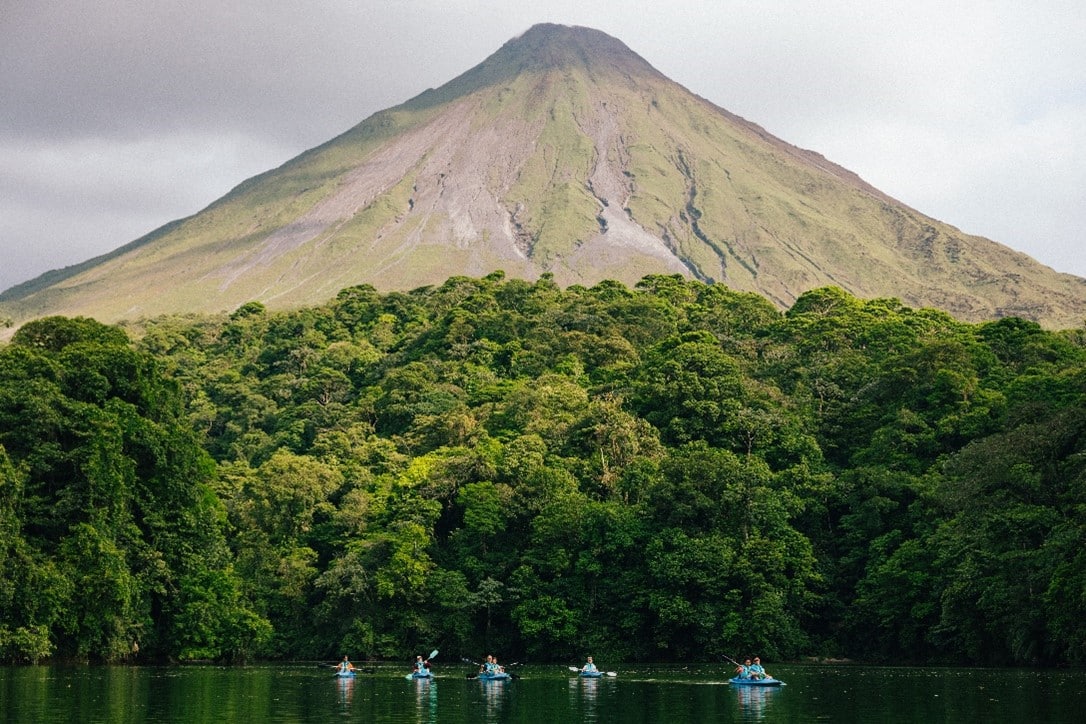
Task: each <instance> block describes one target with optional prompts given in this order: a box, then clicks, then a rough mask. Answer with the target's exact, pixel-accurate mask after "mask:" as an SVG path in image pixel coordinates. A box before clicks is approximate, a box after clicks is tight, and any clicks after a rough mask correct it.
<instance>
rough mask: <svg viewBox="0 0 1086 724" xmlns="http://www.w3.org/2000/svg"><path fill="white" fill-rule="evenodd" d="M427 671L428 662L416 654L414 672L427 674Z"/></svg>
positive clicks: (428, 667) (428, 668)
mask: <svg viewBox="0 0 1086 724" xmlns="http://www.w3.org/2000/svg"><path fill="white" fill-rule="evenodd" d="M429 672H430V662H429V661H423V659H422V657H421V656H416V657H415V673H416V674H427V673H429Z"/></svg>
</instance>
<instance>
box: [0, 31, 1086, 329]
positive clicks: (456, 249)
mask: <svg viewBox="0 0 1086 724" xmlns="http://www.w3.org/2000/svg"><path fill="white" fill-rule="evenodd" d="M499 269H500V270H504V271H505V273H506V274H507V275H509V276H514V277H521V278H526V279H534V278H537V277H539V276H540V275H541V274H543V273H549V274H551V275H553V277H554V279H555V281H556V282H558V283H559V284H562V285H568V284H585V285H591V284H594V283H596V282H598V281H600V280H603V279H616V280H619V281H622V282H625V283H627V284H632V283H635V282H636V281H637V280H639V279H640V278H641V277H643V276H644V275H647V274H657V273H665V274H669V273H679V274H683V275H687V276H691V277H695V278H698V279H701V280H703V281H705V282H709V283H723V284H727V285H728V286H730V287H732V288H735V289H738V290H745V291H753V292H757V293H759V294H761V295H763V296H765V297H767V298H769V299H770V300H772V301H773V302H774V303H775V304H777V305H778V306H779V307H781V308H787V307H788V306H790V305H791V303H792V302H793V301H794V300H795V299H796V298H797V297H798V296H799V295H800V294H802V293H803V292H804V291H806V290H808V289H811V288H815V287H821V286H828V285H836V286H840V287H843V288H844V289H846V290H848V291H849V292H851V293H852V294H854V295H856V296H859V297H864V298H870V297H888V296H889V297H898V298H900V299H901V300H902V301H903V302H904V303H906V304H908V305H911V306H917V307H919V306H930V307H938V308H941V309H945V310H947V311H949V312H950V313H952V314H954V315H956V316H957V317H959V318H962V319H965V320H972V321H976V320H984V319H993V318H997V317H1001V316H1008V315H1017V316H1021V317H1026V318H1029V319H1034V320H1037V321H1039V322H1041V323H1043V324H1045V325H1047V326H1062V327H1071V326H1078V325H1080V324H1081V323H1082V320H1083V319H1084V318H1086V280H1084V279H1080V278H1078V277H1074V276H1071V275H1067V274H1058V273H1056V272H1054V271H1053V270H1051V269H1049V268H1048V267H1045V266H1043V265H1041V264H1039V263H1038V262H1036V261H1034V260H1033V259H1031V258H1029V257H1027V256H1026V255H1024V254H1021V253H1018V252H1015V251H1012V250H1011V249H1008V248H1007V247H1005V246H1002V245H1000V244H997V243H995V242H992V241H989V240H987V239H983V238H980V237H976V236H969V235H966V234H963V233H961V232H960V231H958V230H957V229H955V228H953V227H951V226H948V225H946V224H944V223H941V222H939V221H936V220H934V219H931V218H929V217H927V216H925V215H923V214H921V213H919V212H918V211H915V210H913V209H911V208H909V207H907V206H905V205H904V204H901V203H899V202H897V201H895V200H894V199H892V198H890V197H889V196H887V195H885V194H883V193H881V192H880V191H878V190H877V189H875V188H873V187H871V186H870V185H869V184H867V183H865V182H864V181H863V180H861V179H860V178H859V177H857V176H856V175H855V174H853V173H851V172H850V171H848V170H846V169H844V168H842V167H840V166H838V165H836V164H834V163H831V162H830V161H828V160H826V159H825V158H823V157H822V156H820V155H819V154H817V153H814V152H812V151H807V150H803V149H800V148H797V147H795V146H793V145H791V144H789V143H786V142H785V141H782V140H781V139H778V138H776V137H774V136H772V135H771V134H769V133H767V132H766V131H765V130H764V129H762V128H761V127H759V126H757V125H755V124H753V123H750V122H748V121H746V120H744V119H742V118H740V117H738V116H736V115H734V114H732V113H729V112H727V111H725V110H724V109H722V108H719V107H717V106H715V105H713V104H712V103H710V102H708V101H706V100H704V99H702V98H700V97H698V96H695V95H694V94H692V93H690V92H689V91H688V90H686V89H685V88H683V87H682V86H680V85H678V84H677V83H674V82H673V81H670V80H668V79H667V78H666V77H664V76H663V75H661V74H660V73H659V72H658V71H656V70H655V69H654V68H653V67H652V66H651V65H649V64H648V63H647V62H646V61H645V60H644V59H643V58H641V57H640V56H638V55H637V54H636V53H634V52H633V51H631V50H630V49H629V48H628V47H626V46H625V45H624V44H623V43H622V42H620V41H619V40H616V39H615V38H612V37H610V36H608V35H606V34H604V33H601V32H599V31H596V30H591V29H588V28H579V27H567V26H561V25H549V24H548V25H537V26H534V27H532V28H531V29H529V30H528V31H527V32H525V33H524V34H523V35H520V36H519V37H517V38H514V39H512V40H510V41H509V42H507V43H506V44H505V45H503V46H502V47H501V48H500V49H499V50H498V51H496V52H495V53H494V54H493V55H491V56H490V57H489V58H487V59H486V60H484V61H483V62H482V63H480V64H479V65H477V66H476V67H474V68H472V69H470V70H468V71H467V72H465V73H463V74H462V75H460V76H458V77H456V78H454V79H453V80H451V81H449V82H448V83H446V84H445V85H443V86H441V87H440V88H436V89H430V90H427V91H425V92H424V93H422V94H420V95H418V96H417V97H415V98H413V99H411V100H409V101H407V102H406V103H403V104H401V105H399V106H396V107H394V108H390V109H388V110H385V111H381V112H379V113H376V114H374V115H373V116H371V117H370V118H368V119H366V120H365V121H363V122H362V123H360V124H359V125H357V126H355V127H354V128H352V129H350V130H349V131H347V132H346V133H344V134H342V135H340V136H338V137H337V138H334V139H332V140H331V141H329V142H328V143H325V144H324V145H322V146H319V147H317V148H315V149H313V150H311V151H308V152H306V153H303V154H302V155H300V156H298V157H297V158H295V159H293V160H291V161H289V162H288V163H286V164H284V165H283V166H282V167H280V168H278V169H275V170H272V171H269V172H267V173H264V174H262V175H260V176H257V177H255V178H252V179H250V180H248V181H246V182H244V183H242V184H241V185H240V186H238V187H237V188H235V189H234V190H233V191H231V192H230V193H229V194H227V195H226V196H225V197H223V198H222V199H220V200H219V201H216V202H215V203H213V204H212V205H211V206H209V207H208V208H206V209H205V210H203V211H201V212H200V213H198V214H196V215H194V216H192V217H189V218H187V219H182V220H179V221H176V222H173V223H171V224H168V225H166V226H164V227H162V228H161V229H158V230H157V231H155V232H153V233H151V234H149V235H147V236H145V237H143V238H141V239H138V240H136V241H134V242H132V243H130V244H128V245H126V246H124V247H121V248H120V249H118V250H116V251H115V252H112V253H110V254H107V255H105V256H102V257H98V258H96V259H92V260H90V261H88V262H85V263H84V264H81V265H78V266H76V267H70V268H68V269H65V270H62V271H59V272H50V273H49V274H46V275H43V276H42V277H39V278H38V279H35V280H32V281H30V282H26V283H24V284H21V285H19V286H17V287H14V288H12V289H10V290H8V291H7V292H5V293H4V294H3V295H0V316H3V315H5V314H6V315H8V316H11V317H12V318H14V319H15V320H16V321H21V320H25V319H29V318H32V317H35V316H40V315H44V314H68V315H74V314H82V315H89V316H94V317H97V318H99V319H102V320H104V321H114V320H118V319H122V318H135V317H140V316H147V315H154V314H160V313H170V312H192V311H200V312H206V311H217V310H230V309H234V308H236V307H238V306H239V305H241V304H243V303H245V302H247V301H252V300H259V301H262V302H264V303H265V304H267V305H269V306H272V307H286V306H298V305H304V304H312V303H319V302H323V301H325V300H327V299H329V298H331V297H332V296H334V295H335V294H336V293H337V292H338V291H339V290H340V289H342V288H344V287H348V286H352V285H356V284H362V283H368V284H372V285H373V286H375V287H377V288H378V289H380V290H383V291H387V290H394V289H401V290H404V289H411V288H414V287H418V286H424V285H429V284H437V283H440V282H442V281H444V280H445V279H446V278H448V277H449V276H452V275H467V276H482V275H485V274H488V273H490V272H492V271H495V270H499Z"/></svg>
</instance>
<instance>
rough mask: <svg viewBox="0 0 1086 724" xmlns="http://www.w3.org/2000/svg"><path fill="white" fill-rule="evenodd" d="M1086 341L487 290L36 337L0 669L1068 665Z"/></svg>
mask: <svg viewBox="0 0 1086 724" xmlns="http://www.w3.org/2000/svg"><path fill="white" fill-rule="evenodd" d="M1084 331H1086V330H1083V329H1078V330H1073V331H1069V332H1062V333H1057V332H1048V331H1044V330H1042V329H1041V328H1040V327H1039V326H1038V325H1036V324H1034V323H1031V322H1026V321H1022V320H1020V319H1016V318H1009V319H1003V320H1000V321H997V322H990V323H983V324H966V323H961V322H957V321H955V320H954V319H952V318H951V317H949V316H948V315H946V314H944V313H942V312H937V311H933V310H930V309H919V310H917V309H909V308H905V307H903V306H902V305H901V304H900V303H898V302H897V301H895V300H888V299H876V300H871V301H861V300H859V299H856V298H854V297H851V296H850V295H848V294H846V293H845V292H843V291H841V290H839V289H835V288H825V289H819V290H816V291H812V292H808V293H806V294H804V295H803V296H802V297H801V298H800V299H799V300H798V301H797V302H796V303H795V305H794V306H793V307H792V308H791V309H790V310H789V311H787V312H785V313H783V314H782V313H780V312H778V311H777V310H776V309H775V308H774V307H773V306H772V305H771V304H770V303H769V302H768V301H766V300H765V299H763V298H762V297H759V296H756V295H753V294H746V293H737V292H735V291H732V290H729V289H727V288H726V287H724V286H722V285H706V284H703V283H700V282H694V281H686V280H684V279H682V278H681V277H678V276H654V277H646V278H645V279H644V280H642V282H641V283H640V284H638V285H637V287H636V288H633V289H630V288H627V287H625V286H623V285H620V284H617V283H608V282H605V283H601V284H599V285H597V286H595V287H592V288H590V289H589V288H584V287H571V288H569V289H566V290H562V289H560V288H559V287H558V286H557V285H555V284H554V283H553V281H552V280H551V279H550V278H549V277H544V278H543V279H542V280H540V281H538V282H534V283H533V282H526V281H520V280H513V279H505V278H504V277H503V275H501V274H500V273H496V274H493V275H490V276H488V277H486V278H483V279H469V278H459V277H457V278H452V279H450V280H449V281H448V282H446V283H445V284H444V285H442V286H440V287H435V288H424V289H420V290H417V291H414V292H411V293H398V292H396V293H387V294H382V293H378V292H376V291H375V290H374V289H373V288H371V287H367V286H360V287H353V288H349V289H345V290H343V291H342V292H341V293H340V294H339V295H338V297H337V298H336V299H335V300H334V301H333V302H331V303H329V304H327V305H324V306H319V307H312V308H307V309H303V310H300V311H294V312H274V313H273V312H270V311H268V310H267V309H265V308H264V307H263V306H262V305H260V304H257V303H251V304H248V305H245V306H243V307H241V308H240V309H238V310H237V311H236V312H235V313H233V314H232V315H230V316H228V317H227V316H189V317H184V318H180V317H169V318H161V319H156V320H153V321H149V322H143V323H141V324H140V325H138V326H135V325H132V326H129V327H128V328H127V329H124V328H119V327H107V326H104V325H101V324H99V323H97V322H94V321H91V320H88V319H81V318H76V319H65V318H57V317H53V318H47V319H44V320H39V321H36V322H32V323H29V324H27V325H25V326H24V327H23V328H22V329H20V330H19V331H18V332H17V333H16V335H15V337H14V338H13V340H12V342H11V343H10V344H8V345H7V346H5V347H2V348H0V657H2V658H3V659H5V660H8V661H36V660H41V659H43V658H47V657H50V656H52V657H56V658H65V659H66V658H74V659H89V660H105V661H115V660H121V659H124V658H126V657H128V658H131V657H133V656H137V657H138V658H139V659H141V660H148V659H156V658H173V659H182V660H185V659H199V658H212V659H244V658H254V657H255V658H265V657H266V658H316V657H327V656H337V657H338V656H339V655H342V654H343V653H348V654H350V655H351V656H353V657H359V658H363V657H367V656H376V657H396V658H404V657H405V656H407V655H408V654H412V653H417V652H419V651H424V650H429V649H430V648H434V647H440V648H441V649H442V651H449V652H450V653H452V652H462V653H464V654H467V655H472V656H476V655H479V653H480V652H482V651H484V650H485V651H494V652H498V653H500V654H501V655H502V656H503V657H515V658H519V659H521V660H558V659H562V660H567V659H568V658H569V657H574V656H581V655H583V654H584V653H585V652H592V653H594V654H595V655H596V656H597V657H604V658H606V659H607V660H642V661H670V660H687V659H694V660H707V659H711V658H715V657H719V656H721V655H723V654H728V655H735V654H737V653H739V652H749V651H757V652H760V653H761V655H762V656H763V657H768V658H770V659H773V660H780V659H786V658H792V657H800V656H806V655H835V656H849V657H853V658H857V659H862V660H868V661H893V662H938V661H953V662H956V663H978V664H997V665H1003V664H1006V665H1011V664H1032V663H1041V664H1078V665H1082V664H1086V334H1084ZM134 642H135V643H138V646H139V652H138V654H134V653H133V651H132V644H133V643H134Z"/></svg>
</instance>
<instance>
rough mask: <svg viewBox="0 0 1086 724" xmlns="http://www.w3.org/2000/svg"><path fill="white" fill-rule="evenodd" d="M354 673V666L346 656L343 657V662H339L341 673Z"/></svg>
mask: <svg viewBox="0 0 1086 724" xmlns="http://www.w3.org/2000/svg"><path fill="white" fill-rule="evenodd" d="M353 671H354V664H352V663H351V660H350V659H348V658H347V657H346V656H344V657H343V661H340V662H339V673H341V674H350V673H352V672H353Z"/></svg>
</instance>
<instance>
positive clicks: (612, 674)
mask: <svg viewBox="0 0 1086 724" xmlns="http://www.w3.org/2000/svg"><path fill="white" fill-rule="evenodd" d="M607 675H608V676H618V672H617V671H608V672H607Z"/></svg>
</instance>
